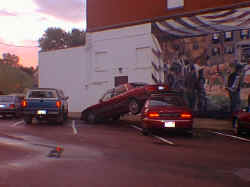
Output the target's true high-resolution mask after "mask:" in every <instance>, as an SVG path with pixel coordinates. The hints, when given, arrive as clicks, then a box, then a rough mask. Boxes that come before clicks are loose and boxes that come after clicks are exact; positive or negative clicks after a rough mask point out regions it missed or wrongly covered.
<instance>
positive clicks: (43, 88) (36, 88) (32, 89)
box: [29, 88, 60, 91]
mask: <svg viewBox="0 0 250 187" xmlns="http://www.w3.org/2000/svg"><path fill="white" fill-rule="evenodd" d="M32 90H55V91H57V90H60V89H56V88H30V89H29V91H32Z"/></svg>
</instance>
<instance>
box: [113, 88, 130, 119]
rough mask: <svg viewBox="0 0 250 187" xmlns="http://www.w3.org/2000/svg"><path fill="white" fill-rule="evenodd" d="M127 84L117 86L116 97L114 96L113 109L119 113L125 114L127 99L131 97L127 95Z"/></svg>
mask: <svg viewBox="0 0 250 187" xmlns="http://www.w3.org/2000/svg"><path fill="white" fill-rule="evenodd" d="M126 85H127V84H123V85H120V86H118V87H116V88H115V90H114V95H115V96H114V98H113V103H114V106H113V111H114V112H115V113H116V114H117V115H118V114H123V113H125V112H127V108H128V106H127V100H128V99H129V98H128V97H127V94H126V92H127V91H128V87H127V86H126Z"/></svg>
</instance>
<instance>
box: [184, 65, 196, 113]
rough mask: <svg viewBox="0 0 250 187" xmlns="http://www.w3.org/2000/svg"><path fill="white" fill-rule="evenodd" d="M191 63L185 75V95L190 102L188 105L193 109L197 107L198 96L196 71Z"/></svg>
mask: <svg viewBox="0 0 250 187" xmlns="http://www.w3.org/2000/svg"><path fill="white" fill-rule="evenodd" d="M189 65H190V70H189V71H188V72H187V73H186V76H185V78H186V79H185V95H186V99H187V102H188V106H189V107H190V108H191V109H193V110H194V109H195V104H196V98H197V86H196V85H197V76H196V72H195V67H194V65H193V64H189Z"/></svg>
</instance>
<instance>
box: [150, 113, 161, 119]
mask: <svg viewBox="0 0 250 187" xmlns="http://www.w3.org/2000/svg"><path fill="white" fill-rule="evenodd" d="M159 116H160V114H159V113H157V112H149V113H148V117H149V118H157V117H159Z"/></svg>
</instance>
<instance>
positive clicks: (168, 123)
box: [164, 121, 175, 128]
mask: <svg viewBox="0 0 250 187" xmlns="http://www.w3.org/2000/svg"><path fill="white" fill-rule="evenodd" d="M164 127H171V128H174V127H175V122H174V121H166V122H164Z"/></svg>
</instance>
